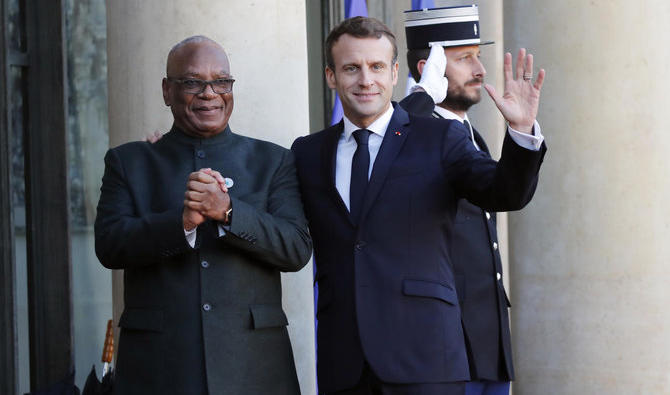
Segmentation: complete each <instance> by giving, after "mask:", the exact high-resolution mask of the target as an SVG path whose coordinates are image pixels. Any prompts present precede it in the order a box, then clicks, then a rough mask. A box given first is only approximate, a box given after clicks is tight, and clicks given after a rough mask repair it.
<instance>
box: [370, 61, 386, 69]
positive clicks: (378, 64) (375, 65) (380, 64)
mask: <svg viewBox="0 0 670 395" xmlns="http://www.w3.org/2000/svg"><path fill="white" fill-rule="evenodd" d="M384 68H385V67H384V65H383V64H382V63H375V64H374V65H372V69H373V70H376V71H380V70H384Z"/></svg>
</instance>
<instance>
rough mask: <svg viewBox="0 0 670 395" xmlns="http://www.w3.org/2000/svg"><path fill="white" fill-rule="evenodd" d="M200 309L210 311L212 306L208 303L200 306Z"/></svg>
mask: <svg viewBox="0 0 670 395" xmlns="http://www.w3.org/2000/svg"><path fill="white" fill-rule="evenodd" d="M202 309H203V310H205V311H210V310H211V309H212V305H211V304H209V303H205V304H203V305H202Z"/></svg>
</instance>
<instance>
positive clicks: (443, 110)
mask: <svg viewBox="0 0 670 395" xmlns="http://www.w3.org/2000/svg"><path fill="white" fill-rule="evenodd" d="M435 112H436V113H438V114H440V116H441V117H442V118H444V119H455V120H457V121H459V122H460V123H463V121H464V120H465V121H468V123H469V124H471V125H472V123H470V119H469V118H468V113H465V118H461V117H459V116H458V115H456V114H455V113H453V112H451V111H449V110H447V109H446V108H442V107H440V106H435Z"/></svg>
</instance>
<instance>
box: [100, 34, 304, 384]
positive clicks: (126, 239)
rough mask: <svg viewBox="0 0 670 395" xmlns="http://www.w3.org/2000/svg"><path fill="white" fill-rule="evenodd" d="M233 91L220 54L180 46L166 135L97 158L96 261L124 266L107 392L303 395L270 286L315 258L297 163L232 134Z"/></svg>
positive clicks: (173, 63)
mask: <svg viewBox="0 0 670 395" xmlns="http://www.w3.org/2000/svg"><path fill="white" fill-rule="evenodd" d="M233 81H234V80H233V79H232V76H231V74H230V66H229V63H228V58H227V56H226V54H225V52H224V50H223V48H221V46H219V45H218V44H217V43H215V42H214V41H212V40H210V39H208V38H205V37H202V36H196V37H191V38H189V39H186V40H184V41H182V42H181V43H179V44H177V45H176V46H175V47H174V48H173V49H172V50H171V51H170V54H169V55H168V61H167V77H166V78H164V79H163V97H164V100H165V103H166V105H168V106H170V107H171V110H172V114H173V116H174V124H173V127H172V129H171V130H170V132H168V133H167V134H166V135H165V136H164V137H163V138H162V139H161V140H160V141H158V142H156V143H155V144H150V143H147V142H134V143H128V144H124V145H121V146H119V147H117V148H114V149H111V150H109V151H108V153H107V155H106V156H105V165H106V166H105V174H104V177H103V183H102V188H101V192H102V194H101V196H100V202H99V203H98V213H97V218H96V223H95V236H96V253H97V255H98V258H99V259H100V261H101V262H102V264H103V265H104V266H105V267H108V268H111V269H124V302H125V309H124V312H123V314H122V316H121V319H120V322H119V326H120V327H121V335H120V342H119V343H120V344H119V352H118V362H117V365H116V366H117V369H116V384H115V392H116V393H119V394H207V393H210V394H231V395H239V394H245V395H246V394H264V395H265V394H270V393H271V394H286V395H294V394H298V393H300V390H299V387H298V381H297V375H296V371H295V366H294V362H293V355H292V351H291V344H290V342H289V338H288V333H287V330H286V325H287V320H286V316H285V314H284V312H283V311H282V307H281V283H280V272H282V271H296V270H299V269H300V268H302V267H303V266H304V265H305V263H306V262H307V261H308V260H309V257H310V251H311V239H310V236H309V233H308V229H307V222H306V220H305V217H304V214H303V209H302V205H301V202H300V196H299V191H298V181H297V178H296V172H295V165H294V160H293V155H292V153H291V152H290V151H288V150H286V149H284V148H281V147H279V146H277V145H274V144H271V143H268V142H264V141H260V140H256V139H252V138H248V137H244V136H241V135H238V134H235V133H233V132H232V131H231V129H230V127H229V126H228V119H229V118H230V115H231V113H232V110H233V93H232V85H233ZM224 176H225V177H224Z"/></svg>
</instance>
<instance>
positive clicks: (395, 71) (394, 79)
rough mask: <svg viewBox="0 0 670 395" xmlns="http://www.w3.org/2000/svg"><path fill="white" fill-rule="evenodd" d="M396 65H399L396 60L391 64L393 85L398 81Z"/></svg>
mask: <svg viewBox="0 0 670 395" xmlns="http://www.w3.org/2000/svg"><path fill="white" fill-rule="evenodd" d="M398 67H400V65H399V64H398V62H395V63H394V64H393V86H395V84H397V83H398Z"/></svg>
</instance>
